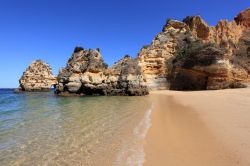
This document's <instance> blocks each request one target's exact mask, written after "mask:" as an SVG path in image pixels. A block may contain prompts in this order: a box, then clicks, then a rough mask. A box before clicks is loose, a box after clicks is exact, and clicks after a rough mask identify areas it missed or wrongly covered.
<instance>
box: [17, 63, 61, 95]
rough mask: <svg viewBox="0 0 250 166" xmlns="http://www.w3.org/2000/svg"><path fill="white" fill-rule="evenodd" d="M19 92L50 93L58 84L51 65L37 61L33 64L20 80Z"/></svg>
mask: <svg viewBox="0 0 250 166" xmlns="http://www.w3.org/2000/svg"><path fill="white" fill-rule="evenodd" d="M19 84H20V87H19V88H18V89H17V91H29V92H32V91H50V89H51V87H53V85H55V84H57V81H56V78H55V77H54V76H53V74H52V71H51V67H50V66H49V64H47V63H45V62H43V61H41V60H36V61H34V62H32V63H31V64H30V65H29V67H28V68H27V69H26V71H25V72H24V73H23V75H22V76H21V78H20V80H19Z"/></svg>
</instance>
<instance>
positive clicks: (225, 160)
mask: <svg viewBox="0 0 250 166" xmlns="http://www.w3.org/2000/svg"><path fill="white" fill-rule="evenodd" d="M151 98H152V100H153V103H154V111H153V113H152V127H151V128H150V129H149V131H148V134H147V136H146V144H145V147H144V148H145V152H146V158H145V163H144V166H236V165H240V166H249V165H250V89H235V90H220V91H199V92H176V91H155V92H153V93H152V94H151Z"/></svg>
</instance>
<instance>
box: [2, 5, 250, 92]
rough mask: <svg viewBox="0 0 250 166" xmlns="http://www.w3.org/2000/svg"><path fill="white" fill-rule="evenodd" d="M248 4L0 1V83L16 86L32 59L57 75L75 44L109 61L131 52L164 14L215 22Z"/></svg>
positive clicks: (147, 40)
mask: <svg viewBox="0 0 250 166" xmlns="http://www.w3.org/2000/svg"><path fill="white" fill-rule="evenodd" d="M248 7H250V0H178V1H175V0H170V1H169V0H0V88H15V87H18V80H19V78H20V77H21V75H22V73H23V72H24V71H25V69H26V68H27V67H28V65H29V64H30V63H31V62H32V61H33V60H36V59H42V60H44V61H45V62H47V63H49V64H50V65H51V67H52V69H53V74H54V75H57V74H58V71H59V69H60V68H61V67H64V66H65V65H66V62H67V60H68V59H69V58H70V56H71V55H72V52H73V50H74V47H75V46H82V47H83V48H86V49H89V48H93V49H94V48H100V49H101V54H102V56H103V58H104V61H105V62H106V63H108V64H109V65H112V64H113V63H114V62H116V61H117V60H119V59H121V58H122V57H123V56H124V55H125V54H129V55H131V56H133V57H135V56H136V55H137V53H138V52H139V51H140V49H141V47H142V46H143V45H147V44H150V43H151V41H152V39H153V38H154V36H155V35H156V34H157V33H159V32H160V31H161V30H162V27H163V25H164V24H165V21H166V19H167V18H173V19H177V20H182V19H183V18H185V17H186V16H192V15H201V16H202V18H203V19H205V20H206V22H207V23H208V24H209V25H216V23H217V22H218V21H219V20H221V19H227V20H232V19H233V18H234V16H236V15H237V14H238V13H239V12H240V11H242V10H244V9H246V8H248Z"/></svg>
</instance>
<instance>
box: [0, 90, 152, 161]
mask: <svg viewBox="0 0 250 166" xmlns="http://www.w3.org/2000/svg"><path fill="white" fill-rule="evenodd" d="M150 112H151V103H150V101H149V97H147V96H145V97H105V96H100V97H97V96H95V97H56V96H55V95H54V94H53V92H43V93H21V94H15V93H14V92H13V90H11V89H10V90H0V165H97V166H99V165H100V166H103V165H121V166H122V165H141V164H142V162H143V158H144V153H143V143H142V142H143V138H144V137H145V133H146V130H147V129H148V127H149V125H150V119H149V117H150Z"/></svg>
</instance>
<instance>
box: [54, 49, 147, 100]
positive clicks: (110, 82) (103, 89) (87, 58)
mask: <svg viewBox="0 0 250 166" xmlns="http://www.w3.org/2000/svg"><path fill="white" fill-rule="evenodd" d="M58 80H59V83H58V85H57V86H56V93H57V94H58V95H61V96H71V95H123V96H127V95H129V96H134V95H137V96H138V95H146V94H148V89H147V86H146V85H145V84H144V83H143V81H144V80H143V78H142V76H141V74H140V69H139V67H138V64H137V60H136V59H131V58H130V57H129V56H125V57H124V58H123V59H122V60H120V61H119V62H117V63H116V64H114V65H113V66H112V67H111V68H108V67H107V65H106V64H105V63H104V61H103V59H102V56H101V54H100V51H99V50H98V49H97V50H92V49H88V50H85V49H83V48H79V47H77V48H76V49H75V51H74V53H73V55H72V57H71V58H70V59H69V60H68V63H67V66H66V67H65V68H63V69H61V70H60V73H59V75H58Z"/></svg>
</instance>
